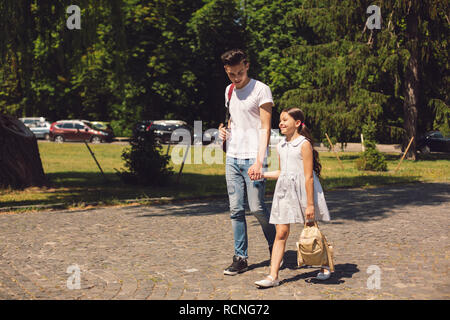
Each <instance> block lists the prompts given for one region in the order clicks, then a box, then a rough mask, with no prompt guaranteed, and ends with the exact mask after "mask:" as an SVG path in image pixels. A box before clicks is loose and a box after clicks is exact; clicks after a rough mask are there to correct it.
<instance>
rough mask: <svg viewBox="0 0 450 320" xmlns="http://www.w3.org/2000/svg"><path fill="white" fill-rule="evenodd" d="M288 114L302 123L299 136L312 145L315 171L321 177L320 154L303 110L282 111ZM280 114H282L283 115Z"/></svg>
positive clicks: (290, 109) (288, 109)
mask: <svg viewBox="0 0 450 320" xmlns="http://www.w3.org/2000/svg"><path fill="white" fill-rule="evenodd" d="M283 112H286V113H287V114H288V115H290V116H291V117H292V118H294V120H300V121H301V122H302V125H301V126H300V127H298V129H297V131H298V133H299V134H301V135H302V136H304V137H305V138H306V139H307V140H308V141H309V142H310V143H311V146H312V148H313V170H314V172H315V173H316V175H317V176H318V177H320V171H321V170H322V165H321V164H320V161H319V153H318V152H317V150H316V149H314V139H313V138H312V135H311V132H310V131H309V129H308V128H307V127H306V124H305V115H304V113H303V111H302V110H300V109H299V108H295V107H292V108H287V109H284V110H283V111H281V113H283ZM281 113H280V114H281Z"/></svg>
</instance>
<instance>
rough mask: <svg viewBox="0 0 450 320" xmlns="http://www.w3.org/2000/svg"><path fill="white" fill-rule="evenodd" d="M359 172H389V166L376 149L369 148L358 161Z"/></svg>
mask: <svg viewBox="0 0 450 320" xmlns="http://www.w3.org/2000/svg"><path fill="white" fill-rule="evenodd" d="M356 168H357V169H358V170H372V171H387V164H386V159H385V157H384V155H383V154H382V153H381V152H379V151H378V150H377V149H375V148H368V149H366V151H364V152H361V154H360V156H359V158H358V159H356Z"/></svg>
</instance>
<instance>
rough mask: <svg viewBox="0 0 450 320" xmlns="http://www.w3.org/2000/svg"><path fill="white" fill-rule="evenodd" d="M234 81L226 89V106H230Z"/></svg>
mask: <svg viewBox="0 0 450 320" xmlns="http://www.w3.org/2000/svg"><path fill="white" fill-rule="evenodd" d="M233 89H234V83H232V84H231V85H230V89H228V106H230V99H231V96H232V95H233Z"/></svg>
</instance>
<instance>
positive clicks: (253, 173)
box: [247, 162, 263, 180]
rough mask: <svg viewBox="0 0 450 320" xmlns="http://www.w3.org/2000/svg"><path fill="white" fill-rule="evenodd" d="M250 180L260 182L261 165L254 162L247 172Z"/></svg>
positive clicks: (261, 174)
mask: <svg viewBox="0 0 450 320" xmlns="http://www.w3.org/2000/svg"><path fill="white" fill-rule="evenodd" d="M247 173H248V175H249V177H250V179H252V180H261V179H262V176H263V170H262V164H259V163H257V162H255V163H254V164H252V165H251V167H250V168H249V169H248V171H247Z"/></svg>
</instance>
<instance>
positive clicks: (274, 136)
mask: <svg viewBox="0 0 450 320" xmlns="http://www.w3.org/2000/svg"><path fill="white" fill-rule="evenodd" d="M283 138H284V136H283V135H282V134H280V129H270V142H269V145H270V146H272V147H274V146H276V145H277V144H278V142H280V141H281V139H283Z"/></svg>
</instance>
